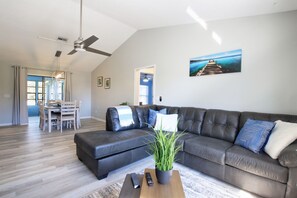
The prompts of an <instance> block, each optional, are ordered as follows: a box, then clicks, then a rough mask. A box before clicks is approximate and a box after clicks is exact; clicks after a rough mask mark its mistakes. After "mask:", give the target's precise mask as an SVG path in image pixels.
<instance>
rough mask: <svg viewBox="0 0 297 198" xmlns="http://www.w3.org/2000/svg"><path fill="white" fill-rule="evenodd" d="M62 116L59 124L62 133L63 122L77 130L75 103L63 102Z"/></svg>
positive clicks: (59, 117)
mask: <svg viewBox="0 0 297 198" xmlns="http://www.w3.org/2000/svg"><path fill="white" fill-rule="evenodd" d="M60 109H61V110H60V115H59V116H58V122H59V124H60V129H61V133H62V131H63V122H66V125H67V126H68V125H69V124H70V127H71V126H72V122H73V128H74V130H76V104H75V102H61V108H60Z"/></svg>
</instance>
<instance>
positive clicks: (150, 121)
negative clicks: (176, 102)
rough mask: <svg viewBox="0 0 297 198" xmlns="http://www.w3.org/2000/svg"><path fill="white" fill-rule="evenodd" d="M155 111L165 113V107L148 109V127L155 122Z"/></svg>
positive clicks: (152, 125)
mask: <svg viewBox="0 0 297 198" xmlns="http://www.w3.org/2000/svg"><path fill="white" fill-rule="evenodd" d="M157 113H161V114H167V109H166V108H164V109H161V110H160V111H155V110H152V109H149V118H148V124H149V127H154V126H155V124H156V119H157Z"/></svg>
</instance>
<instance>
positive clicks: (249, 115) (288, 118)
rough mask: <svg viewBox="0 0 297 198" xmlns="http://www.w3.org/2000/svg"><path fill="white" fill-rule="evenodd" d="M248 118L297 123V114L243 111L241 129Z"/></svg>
mask: <svg viewBox="0 0 297 198" xmlns="http://www.w3.org/2000/svg"><path fill="white" fill-rule="evenodd" d="M248 119H253V120H263V121H271V122H274V121H277V120H281V121H284V122H293V123H297V115H285V114H270V113H256V112H242V113H241V115H240V123H239V129H241V128H242V127H243V125H244V124H245V122H246V121H247V120H248Z"/></svg>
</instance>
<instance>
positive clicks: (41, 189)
mask: <svg viewBox="0 0 297 198" xmlns="http://www.w3.org/2000/svg"><path fill="white" fill-rule="evenodd" d="M104 128H105V123H103V122H99V121H97V120H93V119H85V120H82V127H81V128H80V129H79V130H77V131H73V130H63V133H60V132H59V131H57V130H54V131H53V132H52V133H48V132H47V131H46V132H43V131H42V130H40V129H39V127H38V122H33V123H30V124H29V125H28V126H17V127H0V197H80V196H82V195H84V194H85V193H88V192H90V191H92V190H94V189H96V188H98V187H100V186H105V185H109V184H110V183H112V182H115V181H116V180H118V179H119V178H123V177H124V176H125V174H126V173H127V170H128V169H129V170H131V166H135V167H137V166H138V163H142V164H148V163H146V162H143V161H142V162H138V163H134V165H131V166H130V167H129V168H128V169H127V167H125V168H122V169H119V170H118V172H117V171H114V173H112V174H110V175H109V176H108V177H107V178H106V179H103V180H100V181H98V180H97V178H96V177H95V176H94V175H93V174H92V173H91V172H90V171H89V170H88V169H87V168H86V167H85V166H84V164H83V163H81V162H80V161H79V160H78V159H77V156H76V149H75V143H74V141H73V138H74V134H75V133H78V132H87V131H95V130H101V129H104ZM144 160H150V159H144ZM143 168H145V167H143ZM132 170H133V167H132ZM119 173H120V174H119ZM119 175H120V176H119Z"/></svg>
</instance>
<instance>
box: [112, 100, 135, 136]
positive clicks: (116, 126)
mask: <svg viewBox="0 0 297 198" xmlns="http://www.w3.org/2000/svg"><path fill="white" fill-rule="evenodd" d="M130 107H131V110H132V117H133V121H134V124H131V125H129V126H125V127H122V126H121V124H120V120H119V114H118V111H117V109H116V108H114V107H109V108H108V109H107V112H106V130H107V131H124V130H128V129H137V128H139V121H138V116H137V113H136V109H135V107H134V106H130Z"/></svg>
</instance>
